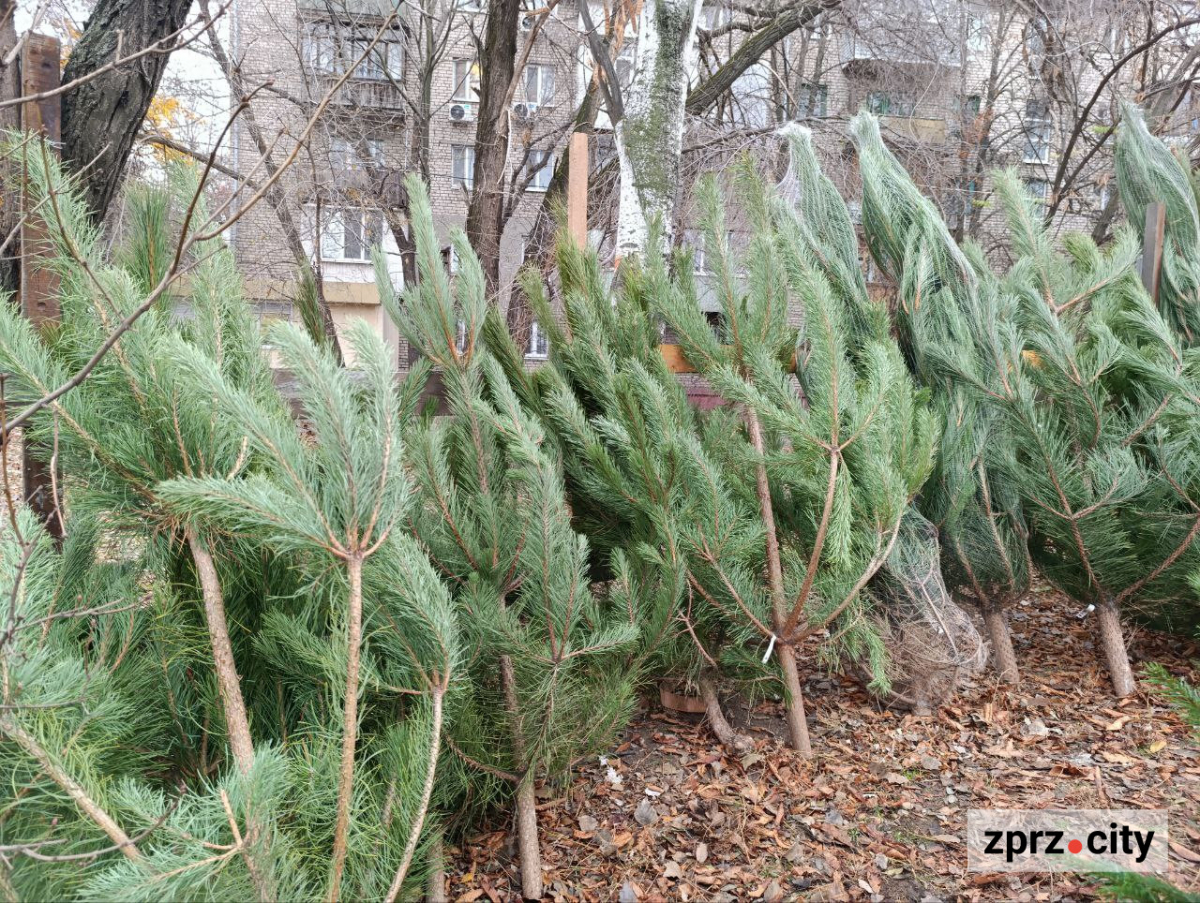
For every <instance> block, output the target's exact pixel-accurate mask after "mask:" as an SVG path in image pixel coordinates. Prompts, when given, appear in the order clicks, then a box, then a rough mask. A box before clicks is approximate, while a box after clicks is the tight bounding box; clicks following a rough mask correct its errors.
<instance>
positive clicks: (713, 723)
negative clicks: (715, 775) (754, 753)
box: [697, 671, 751, 752]
mask: <svg viewBox="0 0 1200 903" xmlns="http://www.w3.org/2000/svg"><path fill="white" fill-rule="evenodd" d="M697 683H698V684H699V685H700V698H701V699H703V700H704V717H705V718H707V719H708V726H709V727H710V728H712V732H713V733H714V734H716V735H717V739H718V740H719V741H720V742H721V745H722V746H724V747H725V748H726V749H728V750H729V751H730V752H745V751H746V750H747V749H749V748H750V745H751V744H750V740H749V738H747V737H744V736H742V735H741V734H739V733H738V732H737V731H736V730H734V728H733V725H731V724H730V723H729V721H728V720H727V719H726V718H725V712H724V711H722V709H721V699H720V697H719V696H718V695H717V685H716V681H715V680H714V675H713V674H712V673H711V672H709V671H706V672H704V673H702V674H701V675H700V679H699V680H698V681H697Z"/></svg>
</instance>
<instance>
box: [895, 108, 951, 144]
mask: <svg viewBox="0 0 1200 903" xmlns="http://www.w3.org/2000/svg"><path fill="white" fill-rule="evenodd" d="M879 126H880V128H881V129H882V130H883V133H884V135H885V136H886V135H888V134H889V133H890V134H891V135H892V136H894V137H898V138H901V139H903V140H907V141H915V142H917V143H919V144H944V143H945V141H946V136H947V134H948V133H949V129H948V128H947V126H946V120H945V119H938V118H930V117H925V116H921V115H919V114H918V115H913V116H881V117H880V119H879Z"/></svg>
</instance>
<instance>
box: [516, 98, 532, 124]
mask: <svg viewBox="0 0 1200 903" xmlns="http://www.w3.org/2000/svg"><path fill="white" fill-rule="evenodd" d="M537 108H538V105H537V104H536V103H532V102H530V101H527V100H520V101H517V102H516V103H514V104H513V118H514V119H517V120H519V121H521V122H524V121H525V120H526V119H532V118H533V114H534V113H536V112H537Z"/></svg>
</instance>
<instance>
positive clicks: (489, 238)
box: [466, 0, 522, 298]
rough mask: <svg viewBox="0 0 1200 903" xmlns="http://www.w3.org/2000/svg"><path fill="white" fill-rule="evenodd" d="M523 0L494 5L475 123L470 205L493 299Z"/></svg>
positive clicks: (470, 222) (472, 232) (472, 237)
mask: <svg viewBox="0 0 1200 903" xmlns="http://www.w3.org/2000/svg"><path fill="white" fill-rule="evenodd" d="M521 10H522V5H521V0H495V2H493V3H489V4H488V15H487V29H486V31H485V33H484V39H483V48H482V55H481V56H480V58H479V67H480V84H479V115H478V117H477V124H476V126H475V170H474V185H475V188H474V191H473V192H472V194H471V202H470V204H469V205H468V206H467V229H466V231H467V238H468V240H469V241H470V242H471V247H472V248H474V250H475V253H476V254H477V255H478V257H479V263H480V264H481V265H482V266H483V275H484V279H485V280H486V282H487V293H488V297H489V298H494V297H495V296H496V292H497V290H498V288H499V285H500V238H501V236H502V235H503V234H504V200H505V180H506V177H507V169H508V166H507V163H508V137H509V131H510V129H509V125H510V123H509V118H510V115H511V110H510V109H509V104H508V97H509V91H508V89H509V86H510V85H511V84H512V80H513V72H514V69H515V66H516V57H517V24H518V21H519V19H520V16H521Z"/></svg>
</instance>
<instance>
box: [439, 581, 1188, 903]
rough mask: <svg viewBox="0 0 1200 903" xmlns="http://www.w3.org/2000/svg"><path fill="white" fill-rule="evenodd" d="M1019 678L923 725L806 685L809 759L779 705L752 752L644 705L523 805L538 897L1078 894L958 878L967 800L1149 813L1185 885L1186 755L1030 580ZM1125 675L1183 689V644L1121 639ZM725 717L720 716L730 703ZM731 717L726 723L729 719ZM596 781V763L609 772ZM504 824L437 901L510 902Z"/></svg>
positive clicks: (1064, 882) (1142, 697) (1046, 879)
mask: <svg viewBox="0 0 1200 903" xmlns="http://www.w3.org/2000/svg"><path fill="white" fill-rule="evenodd" d="M1012 614H1013V617H1012V624H1013V630H1014V640H1015V644H1016V648H1017V654H1018V657H1019V660H1020V663H1021V666H1022V668H1023V678H1024V682H1023V683H1022V685H1021V686H1020V687H1019V688H1015V689H1013V688H1008V687H1003V686H1000V685H999V684H997V683H996V682H995V680H994V678H993V675H992V672H991V671H990V670H989V671H986V672H984V673H983V674H982V675H981V676H980V678H979V679H978V680H976V681H974V682H973V683H971V684H970V685H968V686H967V687H966V688H965V689H964V691H963V692H962V694H961V695H960V696H959V697H957V698H956V699H955V700H954V701H953V703H952V704H951V705H947V706H945V707H943V708H942V709H941V710H940V711H938V712H937V714H936V715H935V716H934V717H930V718H917V717H914V716H912V715H906V714H903V713H897V712H892V711H886V710H880V709H879V707H878V706H877V705H876V704H875V703H874V702H873V701H872V700H871V699H870V698H869V697H868V696H867V694H866V693H865V692H864V691H863V690H862V688H861V687H860V686H859V685H858V684H857V683H855V682H854V681H852V680H850V679H843V678H838V677H834V678H829V677H826V676H823V675H812V676H810V678H809V680H808V682H807V686H806V688H805V691H806V695H807V702H808V705H809V722H810V726H811V730H812V734H813V747H814V749H815V752H816V758H815V760H813V761H811V762H803V761H801V760H800V759H798V758H797V757H795V756H794V755H793V754H792V752H791V751H790V750H788V749H787V748H786V747H784V746H783V745H782V744H781V742H780V739H779V735H780V733H781V731H782V712H781V709H780V707H779V705H778V704H772V703H765V704H763V705H760V706H758V707H757V708H756V709H755V710H754V711H753V712H749V713H747V712H744V711H743V712H741V713H740V714H741V718H742V724H741V726H742V727H743V728H744V729H745V730H746V731H747V732H748V733H749V734H750V735H751V736H752V737H754V739H755V748H754V750H753V751H751V752H749V753H747V754H745V755H742V756H740V757H738V756H730V755H727V754H725V753H724V752H723V750H722V748H721V747H720V746H719V745H718V744H717V743H716V741H715V739H714V737H713V736H712V734H711V733H710V732H709V731H708V729H707V728H706V727H705V726H704V725H703V724H702V723H700V721H699V718H698V716H696V717H693V716H688V715H676V714H673V713H668V712H665V711H663V710H662V709H661V707H659V706H658V705H657V703H655V704H654V705H653V706H650V705H648V706H647V707H646V709H645V710H644V711H643V713H642V714H641V715H640V716H639V717H638V718H637V719H635V721H634V723H633V724H632V725H631V726H630V727H629V729H628V730H627V731H626V732H625V735H624V737H623V738H622V742H621V743H620V745H619V746H617V748H616V749H614V750H613V751H612V753H611V754H609V755H608V756H607V757H605V759H604V761H600V760H591V761H589V762H588V763H586V764H584V765H583V766H582V767H580V768H578V769H576V772H575V773H574V775H573V781H572V783H571V785H570V786H569V787H568V788H567V789H566V790H565V791H559V792H558V793H557V794H554V795H552V794H546V796H548V797H550V798H545V799H544V802H543V804H542V805H541V806H540V817H541V824H542V850H543V858H544V869H545V878H546V887H547V894H548V895H549V896H550V897H551V898H553V899H554V900H556V901H559V900H562V901H575V900H589V901H591V900H596V901H608V900H612V901H617V900H621V901H622V903H624V901H633V900H642V901H653V900H684V901H700V900H703V901H713V903H720V901H733V900H763V901H766V903H776V901H782V900H813V901H816V900H870V901H883V900H888V901H891V900H897V901H907V900H911V901H920V900H950V899H961V900H996V899H1014V900H1028V901H1033V900H1037V901H1057V900H1079V899H1090V898H1093V897H1094V896H1095V884H1094V881H1093V879H1091V878H1089V876H1087V875H1074V874H1071V875H1037V874H1035V875H1003V876H1001V875H980V874H972V873H968V872H967V869H966V851H965V848H964V846H963V841H964V839H965V835H966V817H967V810H968V809H971V808H1025V809H1036V808H1165V809H1169V810H1170V814H1171V823H1170V838H1171V876H1170V877H1171V880H1172V881H1173V882H1174V883H1176V884H1177V885H1179V886H1181V887H1183V888H1186V889H1189V890H1191V891H1194V892H1196V891H1200V745H1198V744H1197V742H1196V741H1197V738H1194V737H1191V736H1189V731H1188V728H1187V726H1186V725H1185V724H1184V723H1183V722H1182V720H1181V719H1180V718H1179V717H1178V715H1177V714H1176V713H1175V712H1174V711H1173V710H1171V709H1170V708H1169V707H1167V706H1166V705H1164V704H1163V702H1162V701H1161V700H1160V699H1159V698H1157V697H1156V696H1155V695H1154V694H1153V693H1152V692H1150V691H1149V690H1148V689H1147V688H1146V687H1145V686H1143V688H1142V691H1141V692H1140V693H1139V694H1137V695H1135V696H1133V697H1130V698H1128V699H1124V700H1121V701H1120V702H1118V701H1117V700H1116V698H1115V697H1114V696H1113V695H1112V692H1111V689H1110V686H1109V683H1108V679H1107V677H1106V675H1105V674H1104V672H1103V671H1102V670H1101V668H1100V666H1099V664H1098V662H1097V658H1096V650H1095V648H1094V646H1093V642H1092V636H1091V631H1090V629H1091V627H1092V624H1091V623H1090V621H1087V620H1084V621H1080V620H1078V619H1077V618H1076V617H1075V614H1076V610H1075V607H1074V606H1072V605H1071V604H1070V603H1069V602H1068V601H1067V600H1065V599H1063V598H1062V597H1060V596H1058V595H1057V594H1055V593H1054V592H1053V591H1050V590H1049V589H1047V588H1045V587H1039V588H1038V589H1037V590H1036V591H1035V592H1034V593H1031V594H1030V596H1029V598H1027V599H1026V600H1024V601H1023V602H1022V603H1021V605H1020V606H1018V607H1017V608H1016V609H1015V610H1014V611H1013V613H1012ZM1129 634H1130V636H1129V640H1130V651H1131V656H1132V657H1133V659H1134V661H1135V667H1137V663H1142V662H1148V661H1158V662H1161V663H1162V664H1163V665H1165V666H1166V667H1167V668H1168V670H1170V671H1172V672H1173V673H1175V674H1181V675H1188V676H1190V677H1191V678H1192V679H1193V680H1195V679H1196V678H1197V671H1196V659H1198V658H1200V649H1197V648H1196V646H1195V644H1192V643H1188V642H1186V641H1184V640H1182V639H1180V638H1178V637H1173V636H1168V635H1163V634H1156V633H1153V632H1150V631H1146V630H1136V629H1134V628H1130V629H1129ZM732 708H734V709H735V712H734V714H735V715H736V714H738V713H737V712H736V706H734V707H732ZM735 720H736V719H735ZM610 769H611V771H610ZM508 827H509V826H508V825H507V824H505V823H504V822H503V819H502V816H498V817H497V821H496V823H495V824H494V825H493V828H494V830H493V831H491V832H490V833H485V834H481V835H478V836H474V837H471V838H469V839H468V841H467V842H465V843H464V844H462V845H461V846H460V847H457V848H455V849H454V850H453V853H454V863H453V869H452V872H451V873H450V874H449V875H448V876H447V894H448V896H449V898H450V899H452V900H458V901H460V903H471V901H474V900H480V899H490V900H491V901H493V903H495V901H499V900H502V899H510V898H514V897H515V895H516V889H517V887H518V884H517V874H516V863H515V861H514V856H513V852H514V851H513V848H512V844H511V841H510V839H509V832H508Z"/></svg>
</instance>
